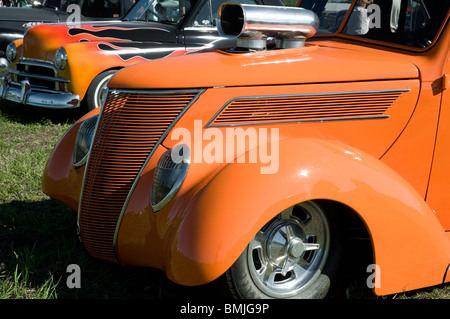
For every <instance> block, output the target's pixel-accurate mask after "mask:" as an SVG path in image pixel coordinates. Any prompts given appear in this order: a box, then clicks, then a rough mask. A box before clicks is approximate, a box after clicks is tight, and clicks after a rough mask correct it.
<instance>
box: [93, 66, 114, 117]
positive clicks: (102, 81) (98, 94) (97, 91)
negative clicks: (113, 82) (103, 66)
mask: <svg viewBox="0 0 450 319" xmlns="http://www.w3.org/2000/svg"><path fill="white" fill-rule="evenodd" d="M117 71H118V70H107V71H105V72H102V73H100V74H99V75H97V76H96V77H95V78H94V80H92V82H91V84H90V85H89V88H88V90H87V93H86V97H85V105H86V108H87V110H88V111H92V110H94V109H96V108H98V107H101V106H102V101H103V98H104V93H105V88H106V84H107V83H108V81H109V79H110V78H111V77H112V76H113V75H114V74H116V73H117Z"/></svg>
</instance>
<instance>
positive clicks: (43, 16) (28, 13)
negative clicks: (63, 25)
mask: <svg viewBox="0 0 450 319" xmlns="http://www.w3.org/2000/svg"><path fill="white" fill-rule="evenodd" d="M64 16H67V14H65V15H64ZM60 17H61V16H60V14H59V12H58V11H56V10H54V9H49V8H19V7H11V8H9V7H2V8H1V10H0V21H2V22H4V23H6V22H8V21H10V22H12V21H23V22H24V23H27V22H29V23H31V22H59V21H60Z"/></svg>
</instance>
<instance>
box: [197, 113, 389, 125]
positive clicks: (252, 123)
mask: <svg viewBox="0 0 450 319" xmlns="http://www.w3.org/2000/svg"><path fill="white" fill-rule="evenodd" d="M387 118H389V115H379V116H354V117H340V118H335V119H334V118H323V119H314V120H290V121H270V122H269V121H267V122H251V123H248V122H247V123H236V124H215V125H209V126H205V128H207V127H229V126H245V125H262V124H282V123H308V122H333V121H350V120H377V119H387Z"/></svg>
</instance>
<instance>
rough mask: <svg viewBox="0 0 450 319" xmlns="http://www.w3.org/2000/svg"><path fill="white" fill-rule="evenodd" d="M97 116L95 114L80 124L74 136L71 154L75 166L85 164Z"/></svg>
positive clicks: (95, 128) (95, 127)
mask: <svg viewBox="0 0 450 319" xmlns="http://www.w3.org/2000/svg"><path fill="white" fill-rule="evenodd" d="M98 118H99V115H98V114H97V115H94V116H92V117H90V118H88V119H86V120H85V121H84V122H83V123H81V124H80V127H79V129H78V132H77V137H76V138H75V144H74V147H73V155H72V163H73V166H74V167H75V168H79V167H81V166H83V165H84V164H86V160H87V158H88V154H89V151H90V150H91V146H92V142H93V140H94V135H95V131H96V130H97V123H98Z"/></svg>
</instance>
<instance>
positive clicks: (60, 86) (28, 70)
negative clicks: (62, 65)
mask: <svg viewBox="0 0 450 319" xmlns="http://www.w3.org/2000/svg"><path fill="white" fill-rule="evenodd" d="M10 71H11V76H12V81H13V83H14V84H16V85H19V86H20V82H22V81H24V80H26V81H28V82H29V83H30V86H31V89H32V90H33V89H34V90H43V91H67V89H68V86H67V84H68V83H69V82H70V81H69V80H68V79H65V78H62V77H59V76H57V73H58V70H57V69H56V67H55V66H54V65H53V64H52V63H51V62H48V61H42V60H34V59H22V60H20V61H18V62H17V64H16V69H10Z"/></svg>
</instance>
